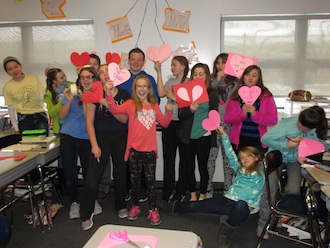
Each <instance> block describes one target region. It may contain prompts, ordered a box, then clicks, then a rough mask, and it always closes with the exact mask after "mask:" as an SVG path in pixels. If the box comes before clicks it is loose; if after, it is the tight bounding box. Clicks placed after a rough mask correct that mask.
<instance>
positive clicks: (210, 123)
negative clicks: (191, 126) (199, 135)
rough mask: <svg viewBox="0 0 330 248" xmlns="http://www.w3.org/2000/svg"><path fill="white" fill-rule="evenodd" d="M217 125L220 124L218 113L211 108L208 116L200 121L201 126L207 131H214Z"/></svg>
mask: <svg viewBox="0 0 330 248" xmlns="http://www.w3.org/2000/svg"><path fill="white" fill-rule="evenodd" d="M219 126H220V115H219V113H218V111H216V110H211V111H210V112H209V117H208V118H206V119H204V120H203V121H202V127H203V128H204V129H205V130H207V131H214V130H216V129H217V128H218V127H219ZM219 131H220V130H219Z"/></svg>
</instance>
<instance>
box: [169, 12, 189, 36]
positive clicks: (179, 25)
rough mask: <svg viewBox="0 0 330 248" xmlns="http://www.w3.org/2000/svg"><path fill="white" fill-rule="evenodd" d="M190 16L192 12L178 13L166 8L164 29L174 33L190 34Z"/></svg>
mask: <svg viewBox="0 0 330 248" xmlns="http://www.w3.org/2000/svg"><path fill="white" fill-rule="evenodd" d="M190 16H191V11H187V10H186V11H178V10H174V9H171V8H166V9H165V22H164V24H163V29H164V30H169V31H174V32H181V33H189V32H190V28H189V19H190Z"/></svg>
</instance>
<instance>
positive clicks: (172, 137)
mask: <svg viewBox="0 0 330 248" xmlns="http://www.w3.org/2000/svg"><path fill="white" fill-rule="evenodd" d="M179 128H180V121H171V123H170V125H169V126H168V128H163V129H162V142H163V161H164V165H163V169H164V172H163V175H164V188H163V197H162V198H163V200H164V201H168V200H169V198H170V196H171V194H172V193H173V191H174V187H175V161H176V154H177V149H179V157H180V162H179V178H181V181H186V180H184V179H183V178H182V177H183V176H185V175H184V174H181V173H180V168H181V167H182V166H183V165H182V163H183V160H182V156H181V153H182V143H181V141H180V138H179V137H178V135H177V134H178V130H179Z"/></svg>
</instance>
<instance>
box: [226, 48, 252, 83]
mask: <svg viewBox="0 0 330 248" xmlns="http://www.w3.org/2000/svg"><path fill="white" fill-rule="evenodd" d="M256 64H258V60H257V59H254V58H249V57H246V56H243V55H239V54H235V53H229V54H228V59H227V62H226V66H225V70H224V72H225V73H226V74H228V75H231V76H234V77H237V78H240V77H241V76H242V74H243V72H244V70H245V68H246V67H248V66H250V65H256Z"/></svg>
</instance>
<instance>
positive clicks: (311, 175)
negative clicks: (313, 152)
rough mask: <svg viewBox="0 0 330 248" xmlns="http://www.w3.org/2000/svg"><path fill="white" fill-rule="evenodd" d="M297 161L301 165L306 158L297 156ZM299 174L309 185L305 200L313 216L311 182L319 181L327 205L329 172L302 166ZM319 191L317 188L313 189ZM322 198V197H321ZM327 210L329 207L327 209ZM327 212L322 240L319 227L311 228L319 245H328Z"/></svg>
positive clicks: (313, 198)
mask: <svg viewBox="0 0 330 248" xmlns="http://www.w3.org/2000/svg"><path fill="white" fill-rule="evenodd" d="M297 160H298V162H299V163H300V164H301V165H303V164H304V163H305V162H304V161H306V158H298V159H297ZM301 175H302V176H303V177H304V178H305V179H306V181H307V182H308V185H309V190H310V193H308V194H307V196H306V197H307V198H306V202H307V205H308V209H309V211H310V212H311V213H312V215H313V216H315V214H316V213H315V207H316V209H317V204H316V201H315V197H314V188H315V187H313V184H314V183H315V182H317V183H319V185H320V189H321V192H322V194H324V196H325V197H323V199H324V201H325V202H326V204H327V206H328V203H329V201H330V198H329V196H330V188H329V187H330V172H326V171H323V170H321V169H318V168H314V167H305V168H304V167H302V168H301ZM316 191H319V190H315V192H316ZM321 198H322V197H321ZM328 210H329V209H328ZM329 217H330V216H329V213H328V220H327V221H326V225H325V227H326V230H325V237H324V240H322V239H321V237H320V233H319V227H318V226H315V230H316V232H315V230H313V234H314V235H315V236H316V238H317V240H318V241H319V245H320V246H319V247H328V245H329V239H328V233H329Z"/></svg>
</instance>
